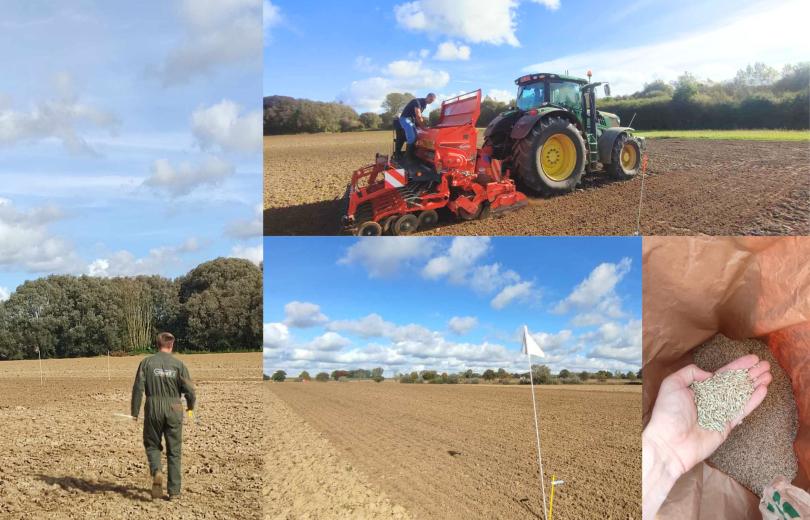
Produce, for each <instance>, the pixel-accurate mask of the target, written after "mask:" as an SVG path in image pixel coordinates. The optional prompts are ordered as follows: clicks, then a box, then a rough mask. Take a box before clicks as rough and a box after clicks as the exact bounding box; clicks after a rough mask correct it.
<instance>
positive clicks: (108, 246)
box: [0, 0, 263, 298]
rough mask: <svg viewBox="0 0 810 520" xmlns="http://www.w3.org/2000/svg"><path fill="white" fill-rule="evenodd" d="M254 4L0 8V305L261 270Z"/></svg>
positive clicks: (207, 1) (259, 36) (175, 0)
mask: <svg viewBox="0 0 810 520" xmlns="http://www.w3.org/2000/svg"><path fill="white" fill-rule="evenodd" d="M262 40H263V30H262V4H261V0H229V1H227V2H223V1H216V0H172V1H147V2H139V3H126V2H102V1H88V0H79V1H75V2H57V1H44V0H39V1H32V2H10V3H5V4H4V6H3V16H2V20H0V56H2V63H3V69H4V74H2V75H0V298H2V297H6V296H7V295H8V292H10V291H12V290H13V289H14V288H15V287H16V286H17V285H18V284H20V283H21V282H22V281H24V280H26V279H31V278H36V277H38V276H41V275H44V274H48V273H75V274H94V275H99V276H109V275H118V274H121V275H130V274H141V273H159V274H163V275H167V276H176V275H179V274H182V273H184V272H186V271H187V270H188V269H189V268H191V267H193V266H194V265H196V264H197V263H199V262H201V261H204V260H207V259H210V258H214V257H217V256H241V257H246V258H250V259H252V260H254V261H259V260H260V258H261V239H260V238H259V237H260V235H261V220H260V215H259V212H260V209H259V205H260V193H261V182H262V180H261V108H260V101H259V99H260V95H261V90H262V87H261V81H262V79H261V71H262V58H261V56H262Z"/></svg>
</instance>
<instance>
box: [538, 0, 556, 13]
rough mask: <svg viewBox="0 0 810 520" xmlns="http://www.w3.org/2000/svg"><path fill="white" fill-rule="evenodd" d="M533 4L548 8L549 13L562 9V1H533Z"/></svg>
mask: <svg viewBox="0 0 810 520" xmlns="http://www.w3.org/2000/svg"><path fill="white" fill-rule="evenodd" d="M532 2H534V3H535V4H540V5H543V6H546V8H548V10H549V11H556V10H557V9H559V8H560V0H532Z"/></svg>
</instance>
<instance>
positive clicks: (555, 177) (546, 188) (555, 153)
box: [512, 117, 586, 195]
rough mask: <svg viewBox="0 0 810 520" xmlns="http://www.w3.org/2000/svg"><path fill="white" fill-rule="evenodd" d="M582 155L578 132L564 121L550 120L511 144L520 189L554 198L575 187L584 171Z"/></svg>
mask: <svg viewBox="0 0 810 520" xmlns="http://www.w3.org/2000/svg"><path fill="white" fill-rule="evenodd" d="M585 153H586V152H585V141H584V140H583V139H582V135H581V134H580V133H579V130H577V128H576V127H575V126H574V125H573V124H572V123H570V122H569V121H568V120H567V119H563V118H562V117H550V118H548V119H543V120H541V121H540V124H538V125H537V126H535V127H534V129H532V131H531V132H529V134H528V135H527V136H526V137H524V138H523V139H521V140H520V141H517V142H516V143H515V145H514V148H513V151H512V160H513V163H514V165H515V170H516V171H517V178H518V180H520V182H521V184H522V185H523V186H524V187H526V188H528V189H529V190H530V191H533V192H535V193H540V194H544V195H556V194H560V193H568V192H571V191H573V190H574V188H576V187H577V184H579V181H580V179H581V178H582V174H583V173H584V172H585Z"/></svg>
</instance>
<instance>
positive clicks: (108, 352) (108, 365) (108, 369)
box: [107, 349, 110, 381]
mask: <svg viewBox="0 0 810 520" xmlns="http://www.w3.org/2000/svg"><path fill="white" fill-rule="evenodd" d="M109 380H110V349H107V381H109Z"/></svg>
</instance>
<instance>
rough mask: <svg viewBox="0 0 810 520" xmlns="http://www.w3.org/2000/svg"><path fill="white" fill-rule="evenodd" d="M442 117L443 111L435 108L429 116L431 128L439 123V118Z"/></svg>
mask: <svg viewBox="0 0 810 520" xmlns="http://www.w3.org/2000/svg"><path fill="white" fill-rule="evenodd" d="M441 115H442V110H441V109H440V108H434V109H433V110H431V111H430V114H429V115H428V122H429V124H430V126H433V125H435V124H436V123H438V122H439V118H440V117H441Z"/></svg>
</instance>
